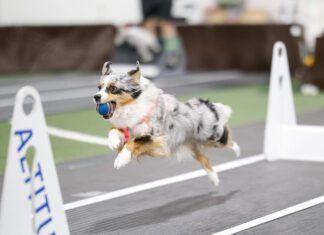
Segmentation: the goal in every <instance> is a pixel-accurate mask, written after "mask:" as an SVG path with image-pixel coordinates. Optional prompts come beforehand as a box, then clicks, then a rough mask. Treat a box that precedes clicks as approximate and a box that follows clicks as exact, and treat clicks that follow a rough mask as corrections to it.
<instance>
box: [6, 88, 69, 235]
mask: <svg viewBox="0 0 324 235" xmlns="http://www.w3.org/2000/svg"><path fill="white" fill-rule="evenodd" d="M27 96H31V97H32V98H33V100H34V104H33V109H32V111H31V112H30V113H29V114H26V113H25V112H24V110H23V103H24V100H25V98H26V97H27ZM31 147H33V148H34V150H35V154H34V159H33V163H32V167H31V168H32V169H29V166H28V163H27V156H26V154H27V151H28V149H30V148H31ZM30 172H31V174H30ZM0 234H3V235H7V234H8V235H9V234H14V235H29V234H33V235H34V234H62V235H68V234H69V228H68V224H67V220H66V216H65V212H64V210H63V203H62V195H61V190H60V185H59V183H58V178H57V173H56V168H55V163H54V159H53V153H52V148H51V145H50V140H49V137H48V134H47V127H46V123H45V118H44V112H43V108H42V105H41V100H40V97H39V94H38V92H37V91H36V90H35V89H34V88H32V87H24V88H22V89H20V90H19V92H18V93H17V96H16V102H15V107H14V114H13V119H12V126H11V132H10V143H9V152H8V158H7V165H6V170H5V175H4V184H3V190H2V201H1V220H0Z"/></svg>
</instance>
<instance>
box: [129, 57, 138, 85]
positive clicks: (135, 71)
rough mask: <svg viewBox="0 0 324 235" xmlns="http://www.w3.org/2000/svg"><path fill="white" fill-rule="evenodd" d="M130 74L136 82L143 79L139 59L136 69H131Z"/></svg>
mask: <svg viewBox="0 0 324 235" xmlns="http://www.w3.org/2000/svg"><path fill="white" fill-rule="evenodd" d="M128 75H129V76H130V77H132V78H133V79H134V81H135V82H137V83H139V81H140V79H141V69H140V63H139V62H138V61H136V69H133V70H131V71H129V72H128Z"/></svg>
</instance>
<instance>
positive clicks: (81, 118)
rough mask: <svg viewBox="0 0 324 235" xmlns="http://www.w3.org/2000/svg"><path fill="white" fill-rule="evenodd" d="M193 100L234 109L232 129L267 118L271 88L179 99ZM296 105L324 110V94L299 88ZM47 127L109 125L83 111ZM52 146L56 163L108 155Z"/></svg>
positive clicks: (3, 150)
mask: <svg viewBox="0 0 324 235" xmlns="http://www.w3.org/2000/svg"><path fill="white" fill-rule="evenodd" d="M192 97H202V98H209V99H210V100H212V101H214V102H222V103H224V104H228V105H230V106H232V108H233V110H234V113H233V117H232V119H231V121H230V124H231V126H232V127H233V126H238V125H243V124H247V123H251V122H257V121H262V120H264V119H265V115H266V107H267V98H268V87H267V86H265V85H262V86H246V87H235V88H226V89H223V90H217V91H207V92H201V93H196V94H191V95H190V96H189V95H188V96H182V97H179V98H180V99H181V100H187V99H189V98H192ZM294 98H295V103H296V109H297V112H299V113H301V112H306V111H312V110H318V109H321V108H324V102H323V101H324V93H321V94H320V95H319V96H302V95H301V94H300V93H299V92H298V91H297V89H295V96H294ZM46 119H47V124H48V125H50V126H55V127H59V128H64V129H68V130H74V131H79V132H83V133H88V134H93V135H98V136H106V135H107V130H108V129H109V124H108V122H107V121H105V120H104V119H102V118H101V117H100V116H99V115H98V114H97V113H96V111H95V110H94V109H90V110H83V111H79V112H69V113H62V114H55V115H49V116H47V117H46ZM8 136H9V124H8V123H4V122H3V123H0V171H1V172H2V171H3V168H4V162H5V156H6V155H7V146H8ZM51 142H52V147H53V151H54V156H55V160H56V162H63V161H69V160H74V159H80V158H84V157H88V156H94V155H98V154H106V153H108V152H109V150H108V148H106V147H102V146H96V145H91V144H85V143H80V142H76V141H71V140H65V139H60V138H55V137H51Z"/></svg>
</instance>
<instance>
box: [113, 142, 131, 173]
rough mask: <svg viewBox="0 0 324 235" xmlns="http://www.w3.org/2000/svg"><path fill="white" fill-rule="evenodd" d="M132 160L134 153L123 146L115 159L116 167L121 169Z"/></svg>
mask: <svg viewBox="0 0 324 235" xmlns="http://www.w3.org/2000/svg"><path fill="white" fill-rule="evenodd" d="M131 160H132V154H131V152H130V151H129V150H128V149H127V148H125V147H124V148H123V150H122V151H121V152H120V153H119V154H118V156H117V157H116V159H115V162H114V167H115V168H116V169H119V168H121V167H123V166H126V165H127V164H128V163H129V162H130V161H131Z"/></svg>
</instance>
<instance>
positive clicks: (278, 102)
mask: <svg viewBox="0 0 324 235" xmlns="http://www.w3.org/2000/svg"><path fill="white" fill-rule="evenodd" d="M323 140H324V127H322V126H309V125H297V121H296V111H295V105H294V98H293V92H292V86H291V78H290V71H289V64H288V59H287V51H286V47H285V45H284V44H283V43H282V42H277V43H276V44H275V45H274V48H273V54H272V65H271V75H270V88H269V99H268V111H267V118H266V127H265V138H264V155H265V156H266V158H267V159H268V160H270V161H272V160H277V159H291V160H303V161H324V144H323V143H322V142H323Z"/></svg>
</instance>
